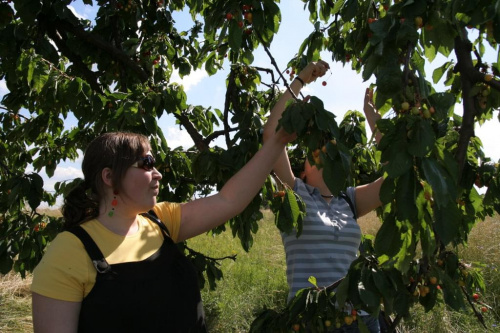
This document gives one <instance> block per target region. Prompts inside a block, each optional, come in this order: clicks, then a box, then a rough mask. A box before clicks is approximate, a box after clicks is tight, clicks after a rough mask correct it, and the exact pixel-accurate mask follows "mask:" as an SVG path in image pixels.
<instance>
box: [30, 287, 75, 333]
mask: <svg viewBox="0 0 500 333" xmlns="http://www.w3.org/2000/svg"><path fill="white" fill-rule="evenodd" d="M81 304H82V303H81V302H68V301H61V300H57V299H54V298H50V297H45V296H42V295H40V294H37V293H32V311H33V331H34V333H76V332H77V331H78V318H79V316H80V308H81Z"/></svg>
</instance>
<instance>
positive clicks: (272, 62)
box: [255, 31, 299, 101]
mask: <svg viewBox="0 0 500 333" xmlns="http://www.w3.org/2000/svg"><path fill="white" fill-rule="evenodd" d="M255 32H256V35H257V37H258V38H259V40H260V43H261V44H262V47H264V51H266V53H267V55H268V56H269V59H270V60H271V64H272V65H273V66H274V68H276V72H278V74H279V75H280V77H281V79H282V80H283V84H284V85H285V87H286V89H287V90H288V91H289V92H290V94H291V95H292V97H293V98H294V99H295V101H298V100H299V98H298V97H297V95H295V93H294V92H293V91H292V88H290V85H288V82H287V81H286V79H285V77H284V76H283V73H282V72H281V71H280V69H279V67H278V64H277V63H276V59H274V57H273V55H272V54H271V52H270V51H269V48H268V47H267V46H266V45H265V44H264V42H263V40H262V36H261V35H260V34H259V32H258V31H255Z"/></svg>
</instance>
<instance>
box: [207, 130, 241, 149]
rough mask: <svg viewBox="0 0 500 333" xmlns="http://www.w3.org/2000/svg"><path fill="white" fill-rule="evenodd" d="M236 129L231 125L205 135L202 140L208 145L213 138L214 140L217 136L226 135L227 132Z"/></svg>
mask: <svg viewBox="0 0 500 333" xmlns="http://www.w3.org/2000/svg"><path fill="white" fill-rule="evenodd" d="M237 130H238V129H237V128H235V127H231V128H229V129H228V130H220V131H215V132H213V133H212V134H210V135H209V136H207V137H206V138H205V139H203V141H205V143H206V144H207V145H208V144H209V143H210V142H212V141H213V140H215V139H216V138H218V137H219V136H221V135H227V134H228V133H229V132H235V131H237Z"/></svg>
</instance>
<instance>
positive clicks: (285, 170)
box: [263, 60, 330, 188]
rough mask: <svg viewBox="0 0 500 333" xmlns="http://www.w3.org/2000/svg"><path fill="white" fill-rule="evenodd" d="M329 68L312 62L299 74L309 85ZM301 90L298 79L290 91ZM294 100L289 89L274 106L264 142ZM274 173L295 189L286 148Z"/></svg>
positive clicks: (292, 84) (272, 132)
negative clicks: (287, 105)
mask: <svg viewBox="0 0 500 333" xmlns="http://www.w3.org/2000/svg"><path fill="white" fill-rule="evenodd" d="M329 68H330V66H329V65H328V64H327V63H326V62H324V61H322V60H320V61H318V62H311V63H310V64H308V65H307V66H306V67H305V68H304V69H303V70H302V71H301V72H300V73H299V75H298V77H299V78H300V79H301V80H302V81H303V82H304V84H307V83H310V82H313V81H315V80H316V79H317V78H318V77H321V76H323V75H325V73H326V71H327V70H328V69H329ZM301 88H302V83H301V82H300V80H298V79H295V80H293V81H292V83H291V84H290V89H291V90H292V91H293V93H294V94H295V95H298V93H299V92H300V89H301ZM292 98H293V96H292V94H291V93H290V91H289V90H288V89H287V90H286V91H285V92H284V93H283V95H282V96H281V97H280V98H279V99H278V101H277V102H276V104H275V105H274V107H273V109H272V110H271V114H270V115H269V117H268V119H267V122H266V124H265V125H264V133H263V141H264V142H266V141H267V140H268V139H269V138H271V137H272V136H273V135H274V132H275V131H276V127H277V126H278V121H279V120H280V119H281V116H282V114H283V112H284V111H285V106H286V103H287V102H288V101H289V100H290V99H292ZM273 171H274V172H275V173H276V175H277V176H278V177H279V178H280V180H281V181H282V182H283V183H285V184H286V185H288V186H289V187H292V188H293V185H294V182H295V176H294V175H293V171H292V168H291V166H290V161H289V159H288V154H287V151H286V147H285V148H283V150H282V152H281V154H280V156H279V157H278V160H277V161H276V163H275V164H274V167H273Z"/></svg>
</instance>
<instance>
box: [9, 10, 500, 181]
mask: <svg viewBox="0 0 500 333" xmlns="http://www.w3.org/2000/svg"><path fill="white" fill-rule="evenodd" d="M73 5H74V9H75V12H76V13H77V14H78V15H80V16H82V17H85V18H88V19H93V18H94V17H95V12H96V8H97V7H91V6H85V5H83V4H81V3H80V2H74V3H73ZM303 6H304V4H303V3H302V2H301V1H298V0H295V1H291V0H286V1H282V3H281V4H280V8H281V11H282V23H281V26H280V30H279V32H278V34H277V35H276V36H275V39H274V41H273V44H272V47H271V49H270V51H271V54H272V55H273V56H274V58H275V59H276V61H277V63H278V66H279V68H280V70H282V71H283V70H284V69H285V67H286V64H287V63H288V61H289V59H290V58H291V57H292V56H293V55H294V54H295V53H296V51H297V50H298V48H299V47H300V44H301V43H302V41H303V40H304V38H306V37H307V35H309V34H310V32H311V31H312V28H313V27H312V25H311V24H310V23H309V20H308V15H307V13H306V12H305V11H304V10H303ZM174 19H175V20H176V21H177V22H178V23H182V22H185V21H187V20H190V18H189V16H188V15H186V14H183V13H177V14H176V15H174ZM186 27H188V25H186ZM323 59H324V60H325V61H327V62H329V63H330V66H331V71H332V75H331V76H329V75H330V74H327V75H326V76H325V78H327V85H326V86H322V85H321V81H322V80H318V81H317V82H315V83H312V84H309V85H308V86H306V87H305V88H304V89H303V91H302V92H303V93H304V95H314V96H317V97H319V98H320V99H322V100H323V102H324V104H325V108H326V109H327V110H329V111H331V112H333V113H335V114H336V115H337V116H338V118H337V119H342V117H343V115H344V114H345V112H347V111H348V110H362V106H363V95H364V91H365V88H366V87H368V85H369V83H370V82H363V80H362V78H361V75H360V74H357V73H356V72H355V71H353V70H351V69H350V67H349V66H346V67H343V66H342V64H340V63H333V62H332V61H331V58H330V56H329V55H328V54H327V53H325V54H324V56H323ZM483 60H484V61H486V62H493V61H496V54H495V53H494V52H488V53H487V55H486V57H485V58H484V59H483ZM444 61H445V59H444V57H437V58H436V60H434V62H433V63H432V64H430V66H429V67H428V69H426V72H427V75H431V73H432V67H437V66H440V65H441V64H442V63H443V62H444ZM253 65H255V66H260V67H266V68H272V66H271V62H270V59H269V57H268V55H267V54H266V53H265V52H264V51H263V49H262V48H259V49H258V50H257V52H256V53H255V61H254V63H253ZM224 67H225V70H223V71H220V72H218V73H217V74H216V75H213V76H208V75H207V74H206V73H205V72H204V71H203V70H201V71H196V72H194V73H193V74H192V75H190V76H189V77H187V78H184V79H183V80H180V78H178V77H177V79H176V81H178V82H180V83H182V84H183V85H184V88H185V90H186V92H187V96H188V100H187V102H188V103H189V104H192V105H203V106H205V107H208V106H212V108H219V109H221V110H222V109H223V106H224V99H225V97H224V94H225V90H226V88H225V79H226V76H227V68H228V67H229V63H226V64H224ZM263 75H265V74H263ZM263 81H266V82H270V78H268V77H265V76H263ZM436 89H437V90H438V91H441V90H444V87H443V86H442V85H441V86H440V85H438V86H437V87H436ZM6 92H7V89H6V86H5V82H3V81H0V97H1V96H3V94H5V93H6ZM456 113H458V114H461V113H462V110H461V106H457V108H456ZM495 116H496V113H495ZM71 125H74V124H71V121H70V122H69V123H68V126H71ZM159 125H160V126H161V127H162V129H163V131H164V133H165V135H166V137H167V140H168V142H169V146H170V147H177V146H184V147H188V146H191V144H192V141H191V139H190V137H189V135H188V134H187V133H186V132H185V131H183V130H181V129H180V128H179V126H176V125H175V120H174V118H173V117H168V116H166V117H165V116H164V117H162V118H161V119H160V120H159ZM499 130H500V124H499V122H498V120H497V119H496V117H495V119H493V120H492V121H490V122H488V123H486V124H485V125H483V126H481V127H477V128H476V135H478V136H479V137H480V138H481V139H482V142H483V145H484V148H485V151H486V154H487V155H488V156H490V157H492V158H493V159H494V160H495V161H498V160H499V159H500V146H499V145H498V144H497V143H496V142H498V134H497V133H498V131H499ZM495 132H496V133H495ZM215 144H218V145H220V146H223V145H224V144H223V143H222V142H216V143H215ZM80 165H81V160H80V159H79V160H77V161H73V162H66V163H61V164H60V165H58V167H57V169H56V172H55V175H54V177H52V178H50V179H49V178H47V177H46V176H45V174H43V173H42V176H43V177H44V181H45V188H46V189H47V190H52V189H53V186H54V184H55V182H57V181H61V180H68V179H73V178H75V177H80V176H81V171H80ZM27 171H29V170H27Z"/></svg>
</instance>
